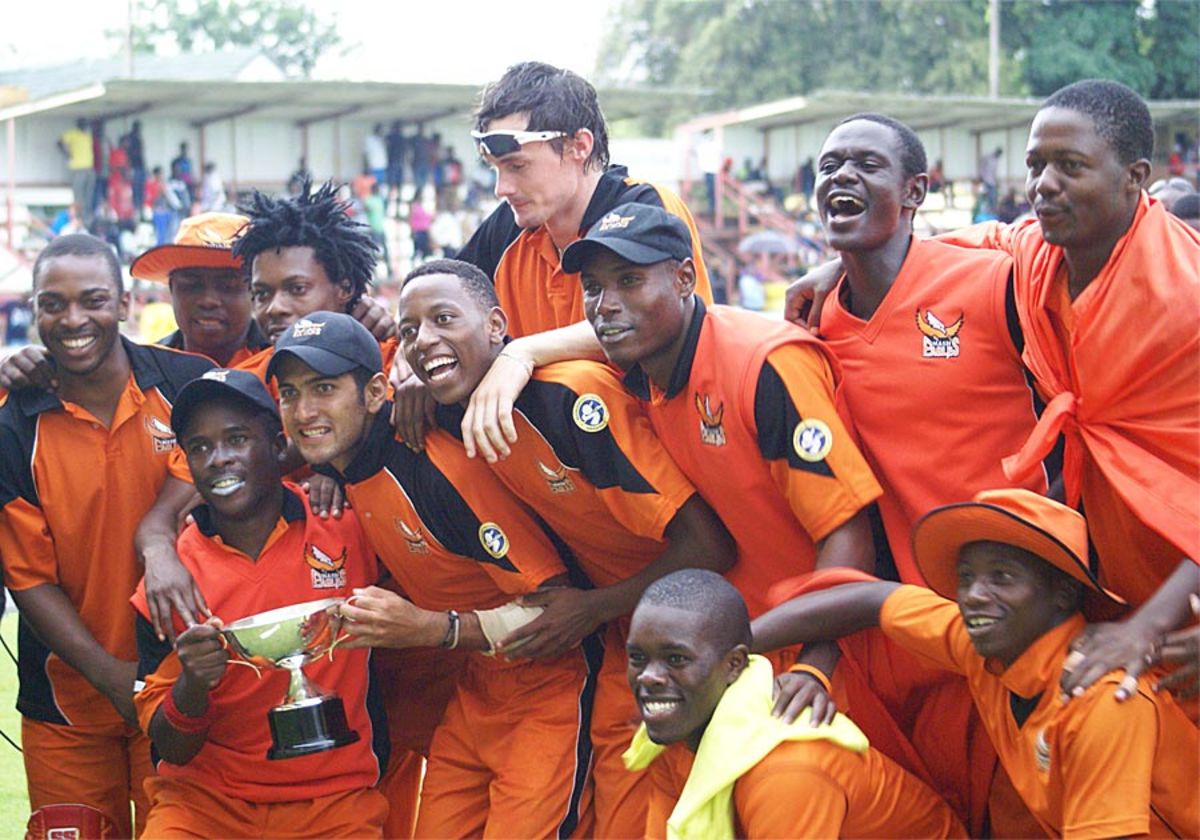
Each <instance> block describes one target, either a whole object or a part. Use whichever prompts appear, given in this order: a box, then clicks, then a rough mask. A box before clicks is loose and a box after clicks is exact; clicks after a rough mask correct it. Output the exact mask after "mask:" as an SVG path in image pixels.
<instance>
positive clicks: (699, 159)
mask: <svg viewBox="0 0 1200 840" xmlns="http://www.w3.org/2000/svg"><path fill="white" fill-rule="evenodd" d="M696 163H697V164H698V165H699V166H700V171H701V172H702V173H704V197H705V199H706V200H707V201H708V215H709V216H711V215H713V214H714V213H715V212H716V211H717V173H718V172H720V171H721V147H720V146H719V145H717V139H716V137H715V136H714V135H713V133H712V132H711V131H709V132H705V135H704V139H703V140H701V141H700V145H699V146H697V147H696Z"/></svg>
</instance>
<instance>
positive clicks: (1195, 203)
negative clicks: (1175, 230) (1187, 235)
mask: <svg viewBox="0 0 1200 840" xmlns="http://www.w3.org/2000/svg"><path fill="white" fill-rule="evenodd" d="M1171 213H1172V214H1173V215H1175V216H1178V217H1179V218H1180V219H1183V221H1184V222H1186V223H1187V224H1188V225H1189V226H1190V227H1191V228H1192V230H1200V193H1188V194H1187V195H1185V196H1181V197H1180V198H1179V200H1178V201H1176V202H1175V204H1174V206H1172V207H1171Z"/></svg>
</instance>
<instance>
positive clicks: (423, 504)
mask: <svg viewBox="0 0 1200 840" xmlns="http://www.w3.org/2000/svg"><path fill="white" fill-rule="evenodd" d="M392 453H393V454H392V455H390V456H389V457H388V459H387V465H386V467H385V469H387V471H388V473H389V474H390V475H391V476H392V479H393V480H395V481H396V483H397V484H399V485H400V487H401V488H403V489H404V491H405V493H406V494H407V495H408V498H409V499H410V500H411V502H412V505H413V508H414V510H416V512H417V516H418V517H420V519H421V521H422V522H423V523H425V525H426V526H427V527H428V528H429V530H430V531H431V532H432V534H433V536H434V537H435V538H436V539H437V541H438V542H440V543H441V544H442V545H444V546H445V547H446V549H447V550H449V551H451V552H453V553H455V554H458V555H461V556H463V557H470V558H472V559H473V560H475V561H477V562H479V563H488V564H491V565H493V566H498V567H500V568H501V569H504V570H505V571H506V572H517V571H518V569H517V567H516V566H514V565H513V564H512V561H511V560H509V559H508V555H507V554H506V553H505V554H502V555H501V556H499V557H496V556H493V555H492V554H490V553H488V551H486V550H485V549H484V547H483V542H482V541H481V539H482V537H481V530H482V528H483V525H484V523H483V522H481V521H480V520H479V518H478V517H476V516H475V512H474V511H473V510H471V506H470V505H468V504H467V502H466V500H465V499H463V497H462V496H461V495H459V492H458V490H456V489H455V487H454V484H453V483H452V482H451V481H450V480H449V479H448V478H447V477H446V475H445V474H443V473H442V471H441V470H440V469H439V468H438V467H437V465H436V464H434V463H433V461H431V460H430V459H429V456H428V455H427V454H422V455H419V456H417V457H409V453H405V452H401V451H400V450H399V449H393V450H392ZM506 536H507V534H506Z"/></svg>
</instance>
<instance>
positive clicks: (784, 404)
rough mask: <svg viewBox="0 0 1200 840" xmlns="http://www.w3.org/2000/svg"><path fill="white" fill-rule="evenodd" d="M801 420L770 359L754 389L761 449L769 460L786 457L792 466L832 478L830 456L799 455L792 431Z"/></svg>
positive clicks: (756, 421)
mask: <svg viewBox="0 0 1200 840" xmlns="http://www.w3.org/2000/svg"><path fill="white" fill-rule="evenodd" d="M802 419H803V418H802V417H801V416H800V412H798V411H797V410H796V406H795V405H794V404H793V403H792V398H791V396H790V395H789V394H788V391H787V386H786V385H784V384H783V380H782V379H780V378H779V374H778V372H776V370H775V368H773V367H772V366H771V364H770V363H769V362H767V363H765V364H764V365H763V366H762V370H761V371H760V372H759V374H758V385H757V387H756V389H755V392H754V425H755V427H756V428H757V429H758V449H759V451H760V452H761V453H762V456H763V457H764V458H766V459H767V460H768V461H778V460H779V459H781V458H787V462H788V466H789V467H790V468H791V469H794V470H803V471H804V472H808V473H813V474H815V475H821V476H825V477H826V478H833V470H832V469H830V467H829V460H828V459H827V458H822V459H821V460H820V461H805V460H804V459H803V458H801V457H800V456H799V455H797V454H796V448H795V447H794V446H792V434H793V432H794V430H795V428H796V426H797V425H798V424H799V423H800V421H801V420H802Z"/></svg>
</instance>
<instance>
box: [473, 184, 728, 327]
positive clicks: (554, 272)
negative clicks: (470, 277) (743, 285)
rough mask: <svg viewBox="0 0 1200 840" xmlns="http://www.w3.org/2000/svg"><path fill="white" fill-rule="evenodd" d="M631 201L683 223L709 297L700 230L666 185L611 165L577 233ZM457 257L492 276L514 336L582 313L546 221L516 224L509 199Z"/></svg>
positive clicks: (573, 277)
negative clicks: (537, 224) (535, 224)
mask: <svg viewBox="0 0 1200 840" xmlns="http://www.w3.org/2000/svg"><path fill="white" fill-rule="evenodd" d="M629 202H636V203H638V204H650V205H653V206H655V207H662V208H663V209H665V210H666V211H667V212H669V213H673V214H674V215H676V216H678V217H679V218H681V219H683V221H684V222H686V223H687V226H688V229H689V230H690V231H691V232H692V260H693V261H694V262H695V263H696V294H697V295H699V296H700V297H701V298H703V299H704V300H707V301H711V300H712V290H711V288H710V287H709V282H708V272H707V271H706V270H705V267H704V259H703V257H702V256H701V252H700V234H699V233H698V232H697V230H696V223H695V221H694V220H693V219H692V214H691V213H690V212H689V211H688V209H687V205H685V204H684V203H683V202H682V201H681V200H680V199H679V197H678V196H677V195H675V194H674V193H673V192H671V191H670V190H668V189H666V188H665V187H660V186H656V185H654V184H650V183H646V182H644V181H638V180H635V179H633V178H630V177H629V171H628V170H627V169H626V168H625V167H623V166H610V167H609V168H608V171H606V172H605V173H604V174H603V175H601V176H600V180H599V182H598V183H597V184H596V191H595V192H594V193H592V198H591V200H590V201H589V202H588V206H587V209H586V210H585V211H584V214H583V222H582V224H581V225H580V230H579V236H583V235H584V234H586V233H587V231H588V229H589V228H591V226H592V225H594V224H595V223H596V222H598V221H600V219H601V218H603V216H604V214H606V213H608V212H609V211H610V210H612V209H613V208H614V207H619V206H620V205H622V204H627V203H629ZM458 259H460V260H463V261H464V262H469V263H471V264H472V265H475V266H478V267H479V268H480V269H482V270H483V271H484V272H485V273H486V274H487V275H488V277H490V278H491V279H492V283H493V284H494V285H495V287H496V295H497V296H498V297H499V298H500V305H501V306H502V307H504V311H505V312H506V313H507V314H508V331H509V333H511V334H512V335H513V336H514V337H520V336H524V335H530V334H532V333H539V332H544V331H546V330H551V329H554V328H556V327H565V326H568V325H570V324H574V323H577V322H579V321H582V320H583V318H584V315H583V291H582V289H581V288H580V285H579V275H578V274H566V273H564V272H563V270H562V266H561V261H560V259H559V252H558V248H557V247H556V246H555V244H554V242H553V241H552V240H551V239H550V233H549V231H548V230H547V229H546V226H545V225H542V226H541V227H538V228H534V229H532V230H523V229H522V228H520V227H518V226H517V223H516V219H515V217H514V216H513V212H512V208H511V207H509V205H508V203H507V202H501V203H500V206H499V207H497V208H496V209H495V210H494V211H493V212H492V214H491V215H490V216H488V217H487V218H486V219H484V221H483V224H481V225H480V226H479V229H478V230H476V231H475V233H474V234H473V235H472V236H471V239H470V241H468V242H467V244H466V245H465V246H464V247H463V249H462V250H461V251H460V252H459V253H458Z"/></svg>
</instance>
